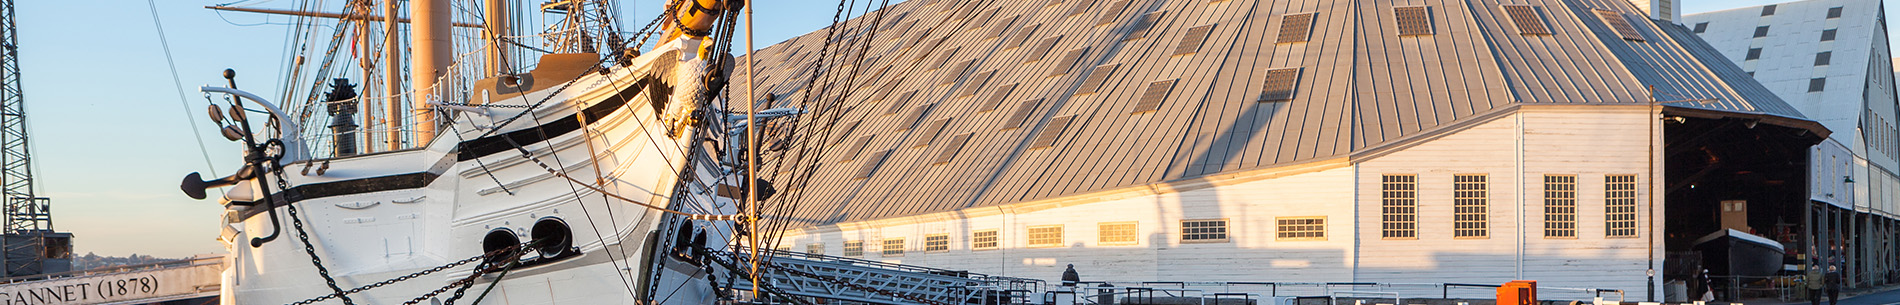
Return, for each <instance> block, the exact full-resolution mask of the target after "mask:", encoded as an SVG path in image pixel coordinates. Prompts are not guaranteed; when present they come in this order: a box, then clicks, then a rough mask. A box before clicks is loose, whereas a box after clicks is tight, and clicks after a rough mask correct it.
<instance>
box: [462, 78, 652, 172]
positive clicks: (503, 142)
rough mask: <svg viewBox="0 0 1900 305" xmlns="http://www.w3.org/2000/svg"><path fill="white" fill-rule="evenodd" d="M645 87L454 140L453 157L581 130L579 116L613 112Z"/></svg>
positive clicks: (491, 152) (588, 117) (595, 116)
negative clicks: (543, 119)
mask: <svg viewBox="0 0 1900 305" xmlns="http://www.w3.org/2000/svg"><path fill="white" fill-rule="evenodd" d="M644 87H645V86H639V85H635V86H632V87H628V88H626V89H622V90H620V93H617V94H614V95H613V96H609V97H607V99H606V100H602V101H600V103H597V104H594V105H593V106H588V107H587V109H584V110H581V113H577V114H574V115H569V116H567V117H564V118H561V119H559V120H554V122H549V123H547V124H545V125H541V126H535V127H531V128H527V129H522V130H516V131H511V132H508V133H504V134H501V135H496V136H488V137H483V138H479V139H474V140H468V141H465V142H462V143H458V144H456V150H457V152H456V154H455V161H457V162H460V161H468V160H474V159H476V158H481V157H487V156H489V155H494V154H498V153H501V152H505V151H510V150H514V149H515V145H521V146H527V145H528V144H534V143H540V142H541V141H547V140H548V138H549V137H558V136H561V135H565V134H567V133H569V132H574V131H575V130H580V129H581V123H580V122H581V120H580V119H581V118H585V119H586V121H588V122H594V121H598V120H600V118H603V117H606V116H607V115H609V114H613V113H614V110H619V109H620V108H621V107H622V106H626V105H627V99H628V98H629V97H631V96H636V95H639V94H640V91H641V88H644ZM530 111H532V110H530ZM510 140H512V142H513V143H510V142H511V141H510Z"/></svg>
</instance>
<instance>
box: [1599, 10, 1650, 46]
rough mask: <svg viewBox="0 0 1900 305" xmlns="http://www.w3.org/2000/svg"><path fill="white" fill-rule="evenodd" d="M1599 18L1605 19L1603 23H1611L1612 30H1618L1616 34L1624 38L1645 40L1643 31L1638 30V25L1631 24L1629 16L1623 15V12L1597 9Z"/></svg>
mask: <svg viewBox="0 0 1900 305" xmlns="http://www.w3.org/2000/svg"><path fill="white" fill-rule="evenodd" d="M1597 18H1599V19H1603V24H1607V25H1609V26H1610V29H1611V30H1614V31H1616V36H1618V37H1622V38H1623V40H1632V41H1645V40H1644V39H1643V33H1639V32H1636V27H1633V26H1630V20H1629V18H1625V17H1623V14H1622V13H1617V12H1613V11H1605V10H1597Z"/></svg>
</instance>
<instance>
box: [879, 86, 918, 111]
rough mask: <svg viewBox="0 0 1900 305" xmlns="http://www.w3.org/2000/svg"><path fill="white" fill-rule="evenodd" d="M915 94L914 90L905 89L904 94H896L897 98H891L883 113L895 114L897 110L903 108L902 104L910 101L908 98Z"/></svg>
mask: <svg viewBox="0 0 1900 305" xmlns="http://www.w3.org/2000/svg"><path fill="white" fill-rule="evenodd" d="M915 96H917V91H916V90H911V91H907V92H904V94H901V95H898V96H897V99H895V100H891V101H892V102H891V107H890V108H889V109H885V110H884V114H897V111H898V110H903V109H904V104H908V103H910V98H911V97H915Z"/></svg>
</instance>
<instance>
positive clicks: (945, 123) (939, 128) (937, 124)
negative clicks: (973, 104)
mask: <svg viewBox="0 0 1900 305" xmlns="http://www.w3.org/2000/svg"><path fill="white" fill-rule="evenodd" d="M947 127H950V119H949V118H943V119H937V120H936V121H930V123H928V124H924V128H923V129H918V130H917V135H916V138H917V142H915V143H911V145H910V147H911V148H918V147H924V146H928V145H930V141H936V140H937V134H939V133H943V129H944V128H947Z"/></svg>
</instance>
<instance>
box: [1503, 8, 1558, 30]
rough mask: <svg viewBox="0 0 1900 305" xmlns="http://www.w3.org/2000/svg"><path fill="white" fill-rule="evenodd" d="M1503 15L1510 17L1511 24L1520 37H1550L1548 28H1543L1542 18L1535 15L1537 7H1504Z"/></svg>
mask: <svg viewBox="0 0 1900 305" xmlns="http://www.w3.org/2000/svg"><path fill="white" fill-rule="evenodd" d="M1504 14H1505V15H1510V16H1511V24H1513V25H1516V26H1517V33H1518V34H1522V35H1550V27H1548V26H1544V18H1543V17H1542V16H1539V15H1538V14H1537V7H1535V6H1529V5H1505V6H1504Z"/></svg>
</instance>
